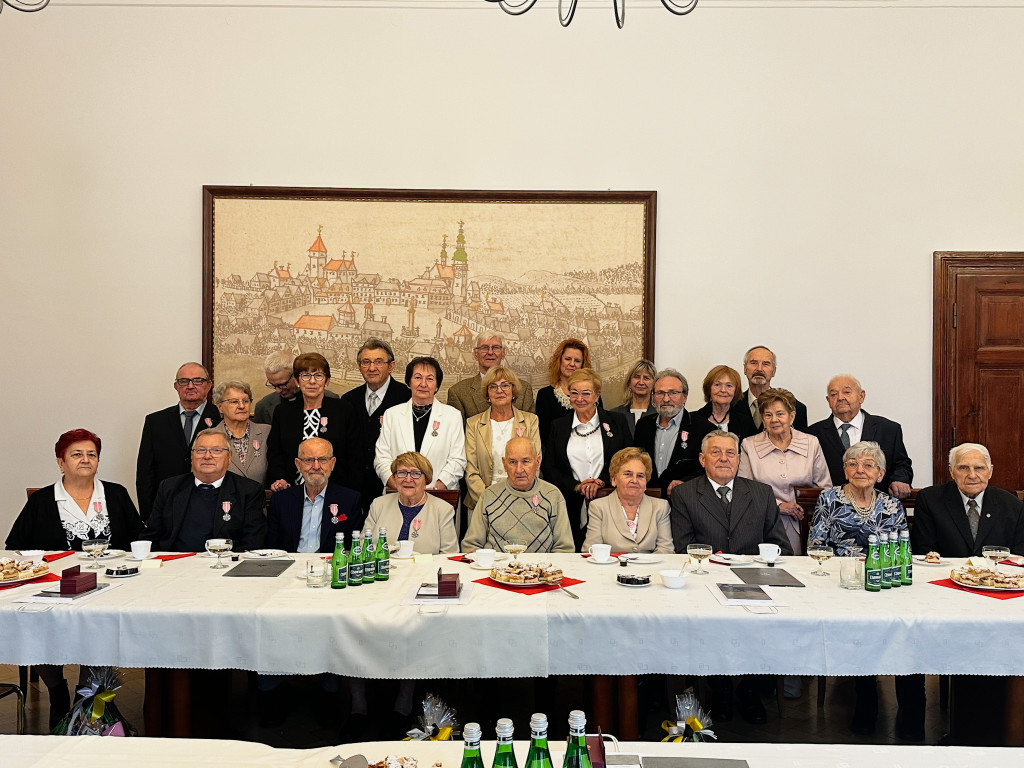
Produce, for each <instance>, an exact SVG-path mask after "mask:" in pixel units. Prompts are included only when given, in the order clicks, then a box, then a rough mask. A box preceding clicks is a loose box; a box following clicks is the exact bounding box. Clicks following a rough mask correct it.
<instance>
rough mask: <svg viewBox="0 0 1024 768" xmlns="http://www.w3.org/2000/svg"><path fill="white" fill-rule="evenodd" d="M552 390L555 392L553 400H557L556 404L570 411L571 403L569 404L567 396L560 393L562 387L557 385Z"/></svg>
mask: <svg viewBox="0 0 1024 768" xmlns="http://www.w3.org/2000/svg"><path fill="white" fill-rule="evenodd" d="M552 389H554V392H555V400H557V401H558V403H559V404H560V405H561V406H562V407H563V408H565V409H566V410H567V411H568V410H572V403H570V402H569V396H568V395H567V394H565V392H563V391H562V385H561V384H559V385H558V386H555V387H553V388H552Z"/></svg>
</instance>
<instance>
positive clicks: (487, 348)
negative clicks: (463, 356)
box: [473, 344, 505, 352]
mask: <svg viewBox="0 0 1024 768" xmlns="http://www.w3.org/2000/svg"><path fill="white" fill-rule="evenodd" d="M504 348H505V347H503V346H502V345H501V344H490V345H488V344H481V345H480V346H479V347H474V348H473V349H475V350H476V351H477V352H501V350H503V349H504Z"/></svg>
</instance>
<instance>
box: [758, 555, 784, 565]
mask: <svg viewBox="0 0 1024 768" xmlns="http://www.w3.org/2000/svg"><path fill="white" fill-rule="evenodd" d="M754 562H755V563H763V564H764V565H768V561H767V560H765V559H764V558H763V557H761V556H760V555H754ZM784 562H786V558H784V557H783V556H782V555H779V556H778V557H776V558H775V560H774V564H775V565H782V563H784Z"/></svg>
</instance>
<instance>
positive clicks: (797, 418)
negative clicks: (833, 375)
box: [740, 389, 807, 432]
mask: <svg viewBox="0 0 1024 768" xmlns="http://www.w3.org/2000/svg"><path fill="white" fill-rule="evenodd" d="M749 397H750V390H749V389H744V390H743V399H742V400H740V402H741V403H743V404H745V405H746V406H747V412H748V413H749V412H750V405H749V401H748V399H747V398H749ZM750 421H751V423H753V421H754V416H753V414H751V415H750ZM754 427H755V428H756V427H757V424H754ZM793 429H798V430H800V431H801V432H806V431H807V406H806V405H804V404H803V403H801V402H800V401H799V400H797V401H796V413H795V414H793ZM758 432H764V426H763V425H762V426H761V429H759V430H758Z"/></svg>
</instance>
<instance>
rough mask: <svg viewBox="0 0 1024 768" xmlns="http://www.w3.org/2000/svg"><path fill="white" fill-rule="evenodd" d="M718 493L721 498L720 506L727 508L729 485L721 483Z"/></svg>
mask: <svg viewBox="0 0 1024 768" xmlns="http://www.w3.org/2000/svg"><path fill="white" fill-rule="evenodd" d="M718 495H719V497H721V499H722V506H723V507H725V508H726V509H728V508H729V486H727V485H723V486H722V487H721V488H719V489H718Z"/></svg>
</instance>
